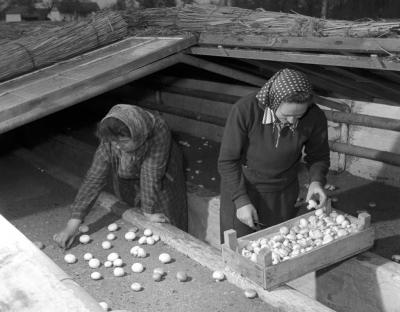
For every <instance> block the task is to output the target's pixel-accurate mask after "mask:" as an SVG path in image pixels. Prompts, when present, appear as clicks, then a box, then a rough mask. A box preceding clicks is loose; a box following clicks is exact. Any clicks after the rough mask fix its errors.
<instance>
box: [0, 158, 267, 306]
mask: <svg viewBox="0 0 400 312" xmlns="http://www.w3.org/2000/svg"><path fill="white" fill-rule="evenodd" d="M0 172H1V173H2V174H1V175H0V185H1V189H0V194H1V196H0V207H1V208H0V213H1V214H3V215H4V216H5V217H6V218H7V219H8V220H9V221H10V222H11V223H12V224H13V225H15V226H16V227H17V228H18V229H19V230H20V231H21V232H22V233H24V234H25V235H26V236H27V237H28V238H29V239H30V240H32V241H41V242H43V243H44V244H45V246H46V247H45V249H44V250H43V251H44V252H45V253H46V254H47V255H48V256H49V257H50V258H51V259H53V260H54V261H55V262H56V263H57V264H58V265H59V266H60V267H61V268H62V269H63V270H64V271H66V272H67V273H68V274H69V275H70V276H72V277H73V279H74V280H75V281H76V282H78V283H79V284H80V285H81V286H82V287H84V288H85V290H86V291H87V292H88V293H89V294H91V295H92V296H93V297H94V298H95V299H96V300H98V301H99V302H100V301H105V302H107V303H108V304H109V306H110V307H111V308H112V309H128V310H132V311H189V310H190V311H199V312H200V311H255V312H256V311H268V310H269V308H268V306H267V304H265V303H264V302H263V301H261V300H260V299H258V298H256V299H254V300H249V299H247V298H245V297H244V295H243V291H242V290H241V289H239V288H237V287H235V286H233V285H232V284H229V283H228V282H227V281H223V282H219V283H217V282H215V281H214V280H213V279H212V277H211V275H212V272H211V271H210V270H208V269H207V268H205V267H202V266H201V265H199V264H197V263H196V262H194V261H192V260H191V259H190V258H187V257H186V256H183V255H182V254H180V253H178V252H177V251H175V250H174V249H172V248H171V247H169V246H168V245H166V244H164V243H163V242H158V243H157V244H155V245H153V246H148V245H145V246H144V249H145V250H146V251H147V253H148V256H147V257H146V258H144V259H136V258H133V257H132V256H131V255H130V254H129V251H130V249H131V247H133V246H135V245H137V244H138V243H137V240H135V241H134V242H128V241H126V240H125V239H124V238H123V236H124V234H125V233H126V232H127V231H128V229H129V228H130V227H131V226H132V225H131V224H127V223H126V222H124V221H123V220H121V219H119V218H118V217H116V216H114V215H112V214H108V213H106V212H105V210H103V209H102V208H99V207H94V208H93V209H92V211H91V212H90V214H89V215H88V217H87V219H86V222H85V223H86V224H87V225H88V226H89V228H90V232H89V234H90V236H91V238H92V241H91V242H90V243H89V244H87V245H82V244H79V243H74V245H73V246H72V247H71V248H70V249H69V250H68V251H64V250H62V249H60V248H58V247H57V246H56V245H55V244H54V243H53V241H52V235H53V234H54V233H55V232H56V231H58V230H60V229H61V228H62V227H63V226H64V225H65V222H66V220H67V219H68V217H69V209H68V204H70V203H71V201H72V200H73V198H74V196H75V193H76V191H75V190H73V189H71V188H70V187H68V186H67V185H65V184H63V183H60V182H59V181H56V180H54V179H53V178H51V177H49V176H48V175H47V174H46V173H44V172H42V171H40V170H38V169H37V168H34V167H32V166H31V165H30V164H27V163H25V162H24V161H22V160H20V159H17V158H16V157H13V156H12V155H3V156H2V157H1V158H0ZM114 221H115V222H116V223H117V224H118V225H119V227H120V229H119V230H118V231H117V232H116V233H115V234H116V236H117V239H116V240H114V241H112V244H113V247H112V248H111V249H110V250H104V249H102V247H101V242H102V241H104V240H106V235H107V234H108V233H109V232H108V230H107V225H108V224H110V223H112V222H114ZM140 231H141V233H143V229H140ZM86 252H90V253H92V254H93V255H94V256H95V257H97V258H98V259H99V260H100V261H101V262H102V263H104V261H105V259H106V257H107V255H108V254H109V253H111V252H118V253H119V254H120V256H121V258H122V259H123V260H124V263H125V266H124V269H125V271H126V275H125V276H124V277H114V276H113V274H112V269H110V268H105V267H104V266H101V267H100V268H99V269H97V271H99V272H100V273H101V274H102V275H103V279H101V280H99V281H94V280H91V279H90V273H91V272H93V271H95V270H94V269H91V268H89V266H88V265H87V263H86V261H84V260H83V255H84V254H85V253H86ZM163 252H166V253H169V254H170V255H171V256H172V258H173V259H174V260H173V262H172V263H170V264H162V263H161V262H159V261H158V255H159V254H160V253H163ZM66 253H72V254H74V255H75V256H76V257H77V258H78V261H77V263H75V264H67V263H66V262H65V261H64V259H63V258H64V255H65V254H66ZM134 262H141V263H142V264H143V265H144V266H145V271H144V272H143V273H140V274H139V273H133V272H132V271H131V269H130V266H131V265H132V264H133V263H134ZM156 267H163V268H164V269H165V270H166V272H167V275H166V277H165V279H164V280H162V281H161V282H154V281H153V280H152V278H151V276H152V271H153V269H154V268H156ZM178 271H184V272H186V273H187V274H188V276H189V280H188V281H187V282H185V283H182V282H179V281H177V279H176V277H175V276H176V273H177V272H178ZM133 282H139V283H141V285H142V286H143V290H142V291H140V292H133V291H132V290H131V289H130V285H131V283H133Z"/></svg>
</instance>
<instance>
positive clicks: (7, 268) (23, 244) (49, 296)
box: [0, 215, 103, 312]
mask: <svg viewBox="0 0 400 312" xmlns="http://www.w3.org/2000/svg"><path fill="white" fill-rule="evenodd" d="M0 259H1V260H2V265H1V266H0V302H1V307H2V308H4V311H59V312H64V311H65V312H67V311H76V312H101V311H103V310H102V308H101V307H100V306H99V304H98V302H97V301H96V300H95V299H94V298H93V297H91V296H90V295H89V294H88V293H87V292H86V291H85V290H84V289H83V288H82V287H81V286H79V285H78V284H77V283H76V282H75V281H73V279H72V278H71V277H70V276H69V275H68V274H66V273H65V272H64V271H63V270H62V269H61V268H60V267H59V266H58V265H57V264H55V263H54V261H53V260H51V259H50V258H49V257H48V256H47V255H46V254H45V253H43V252H42V251H41V250H39V249H38V248H37V247H36V246H35V245H34V244H33V243H32V242H31V241H30V240H28V239H27V238H26V237H25V236H24V235H23V234H22V233H21V232H20V231H18V230H17V229H16V228H15V227H14V226H13V225H12V224H11V223H10V222H8V221H7V220H6V219H5V218H4V217H3V216H1V215H0ZM2 311H3V309H2Z"/></svg>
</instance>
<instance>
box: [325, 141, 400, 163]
mask: <svg viewBox="0 0 400 312" xmlns="http://www.w3.org/2000/svg"><path fill="white" fill-rule="evenodd" d="M329 148H330V150H331V151H334V152H338V153H344V154H347V155H351V156H357V157H361V158H366V159H370V160H375V161H380V162H382V163H385V164H389V165H393V166H400V155H399V154H395V153H391V152H386V151H380V150H376V149H372V148H367V147H362V146H357V145H351V144H346V143H340V142H332V141H329Z"/></svg>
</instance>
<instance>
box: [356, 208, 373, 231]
mask: <svg viewBox="0 0 400 312" xmlns="http://www.w3.org/2000/svg"><path fill="white" fill-rule="evenodd" d="M370 226H371V215H370V214H369V213H368V212H361V213H359V214H358V229H359V230H365V229H366V228H369V227H370Z"/></svg>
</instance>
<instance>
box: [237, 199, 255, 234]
mask: <svg viewBox="0 0 400 312" xmlns="http://www.w3.org/2000/svg"><path fill="white" fill-rule="evenodd" d="M236 218H238V219H239V221H240V222H242V223H244V224H246V225H247V226H249V227H251V228H252V229H256V226H255V224H254V223H258V214H257V210H256V208H254V206H253V205H252V204H247V205H244V206H242V207H240V208H239V209H237V210H236Z"/></svg>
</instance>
